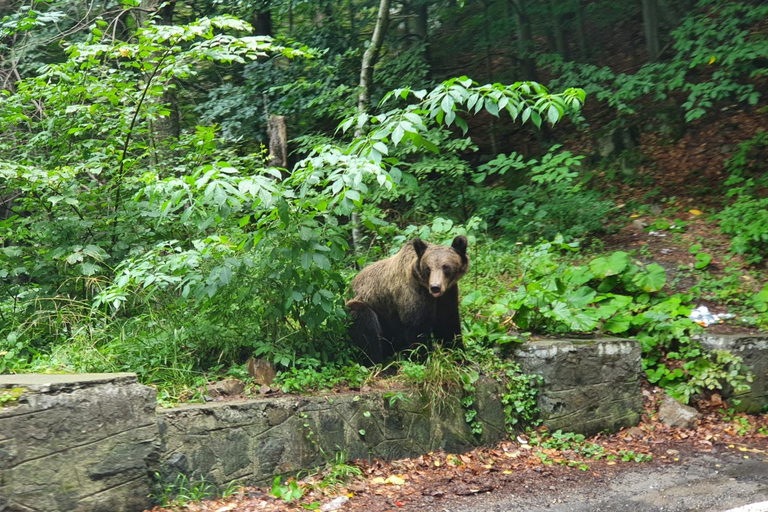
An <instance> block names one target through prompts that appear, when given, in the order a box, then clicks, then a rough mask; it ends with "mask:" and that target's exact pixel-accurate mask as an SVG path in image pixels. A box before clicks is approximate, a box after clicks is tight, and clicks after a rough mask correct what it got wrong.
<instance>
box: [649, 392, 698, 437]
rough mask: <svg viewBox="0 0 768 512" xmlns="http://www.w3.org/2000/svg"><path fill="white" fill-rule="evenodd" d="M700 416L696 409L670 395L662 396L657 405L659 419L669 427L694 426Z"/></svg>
mask: <svg viewBox="0 0 768 512" xmlns="http://www.w3.org/2000/svg"><path fill="white" fill-rule="evenodd" d="M700 416H701V415H700V414H699V412H698V411H697V410H696V409H694V408H693V407H690V406H688V405H683V404H681V403H680V402H678V401H677V400H675V399H674V398H672V397H671V396H666V397H664V401H663V402H662V403H661V406H660V407H659V421H661V422H662V423H664V424H665V425H669V426H670V427H676V428H686V429H691V428H694V427H695V426H696V421H697V420H698V419H699V417H700Z"/></svg>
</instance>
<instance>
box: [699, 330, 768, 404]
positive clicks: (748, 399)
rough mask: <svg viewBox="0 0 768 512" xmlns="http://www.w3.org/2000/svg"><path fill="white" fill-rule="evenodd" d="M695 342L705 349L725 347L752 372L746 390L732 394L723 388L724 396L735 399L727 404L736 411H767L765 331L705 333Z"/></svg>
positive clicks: (767, 347) (767, 341)
mask: <svg viewBox="0 0 768 512" xmlns="http://www.w3.org/2000/svg"><path fill="white" fill-rule="evenodd" d="M699 342H700V344H701V346H702V347H703V348H704V349H706V350H727V351H729V352H730V353H731V354H733V355H735V356H739V357H741V358H742V359H743V360H744V365H745V366H746V367H747V368H749V370H750V371H751V372H752V374H753V378H754V380H753V381H752V383H751V384H750V387H751V389H750V391H748V392H746V393H740V394H734V393H733V390H732V389H725V390H724V391H725V392H724V397H725V398H733V399H736V400H738V401H739V403H738V404H736V403H735V402H732V404H731V405H733V407H734V408H735V409H736V410H738V411H743V412H749V413H753V414H757V413H760V412H764V411H768V334H764V335H760V336H754V335H743V334H705V335H702V336H701V337H700V338H699Z"/></svg>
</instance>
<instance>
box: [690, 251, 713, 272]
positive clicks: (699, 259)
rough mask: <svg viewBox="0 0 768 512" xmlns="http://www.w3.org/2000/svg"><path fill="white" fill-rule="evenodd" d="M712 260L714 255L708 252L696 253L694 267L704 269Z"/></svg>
mask: <svg viewBox="0 0 768 512" xmlns="http://www.w3.org/2000/svg"><path fill="white" fill-rule="evenodd" d="M711 261H712V255H711V254H709V253H706V252H699V253H696V263H695V264H694V267H696V268H697V269H702V268H704V267H706V266H707V265H709V263H710V262H711Z"/></svg>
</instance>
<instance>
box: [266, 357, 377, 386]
mask: <svg viewBox="0 0 768 512" xmlns="http://www.w3.org/2000/svg"><path fill="white" fill-rule="evenodd" d="M291 363H292V364H294V365H295V366H292V367H290V368H288V369H287V370H284V371H281V372H278V374H277V377H276V378H275V384H277V385H278V386H280V390H281V391H282V392H283V393H308V392H311V391H321V390H328V389H333V388H334V387H336V386H339V385H345V386H349V387H352V388H359V387H360V386H361V385H362V384H363V383H364V382H365V381H366V379H368V378H370V376H371V373H370V370H369V369H368V368H366V367H365V366H362V365H359V364H348V365H343V366H342V365H336V364H323V363H322V362H321V361H319V360H317V359H313V358H306V357H303V358H298V359H296V360H292V361H291Z"/></svg>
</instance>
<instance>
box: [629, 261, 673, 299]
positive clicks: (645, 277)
mask: <svg viewBox="0 0 768 512" xmlns="http://www.w3.org/2000/svg"><path fill="white" fill-rule="evenodd" d="M632 282H633V283H635V284H636V285H637V286H639V287H640V289H641V290H643V291H644V292H648V293H651V292H657V291H659V290H661V289H662V288H663V287H664V284H665V283H666V282H667V272H666V270H664V267H662V266H661V265H658V264H657V263H651V264H650V265H648V266H647V267H645V268H644V269H641V270H640V271H639V272H638V273H637V274H635V275H634V276H632Z"/></svg>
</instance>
